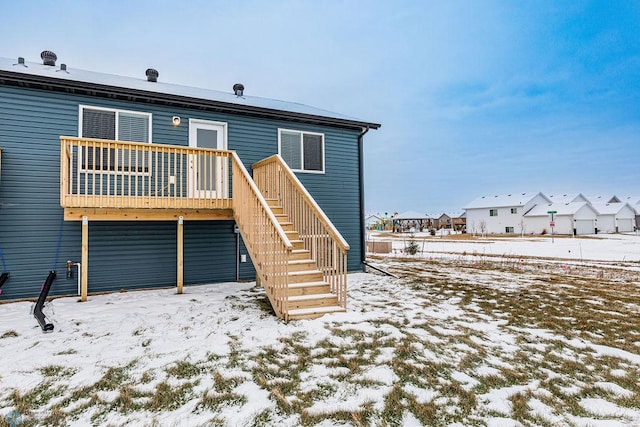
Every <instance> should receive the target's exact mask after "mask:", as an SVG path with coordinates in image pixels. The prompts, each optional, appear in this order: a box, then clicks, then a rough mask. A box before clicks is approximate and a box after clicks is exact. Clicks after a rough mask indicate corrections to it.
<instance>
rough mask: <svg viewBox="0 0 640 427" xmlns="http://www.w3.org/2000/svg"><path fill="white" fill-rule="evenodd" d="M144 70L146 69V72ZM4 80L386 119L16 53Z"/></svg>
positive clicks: (195, 103)
mask: <svg viewBox="0 0 640 427" xmlns="http://www.w3.org/2000/svg"><path fill="white" fill-rule="evenodd" d="M141 74H142V73H141ZM0 83H5V84H16V85H17V84H20V85H26V86H29V87H38V88H47V89H54V90H61V91H67V92H72V93H73V92H78V93H87V92H89V93H91V94H93V95H103V96H108V97H115V98H122V99H127V100H144V101H147V102H148V101H155V102H160V103H168V104H172V105H180V106H183V107H188V108H193V107H198V108H205V109H211V110H215V111H224V112H231V113H240V114H247V115H256V116H260V117H272V118H280V119H289V120H296V121H301V122H309V123H318V124H326V125H334V126H342V127H350V128H372V129H377V128H379V127H380V124H378V123H373V122H367V121H364V120H360V119H356V118H353V117H349V116H345V115H343V114H339V113H334V112H331V111H327V110H323V109H320V108H316V107H311V106H308V105H304V104H299V103H295V102H288V101H281V100H277V99H269V98H260V97H257V96H247V95H243V96H236V95H235V93H229V92H221V91H217V90H212V89H201V88H195V87H190V86H182V85H177V84H172V83H164V82H161V81H158V82H150V81H147V79H144V78H133V77H125V76H117V75H113V74H106V73H99V72H95V71H86V70H80V69H77V68H71V67H66V71H65V70H62V69H61V68H60V66H49V65H43V64H42V63H41V62H40V63H39V62H25V64H24V65H23V64H18V61H17V60H16V59H9V58H0Z"/></svg>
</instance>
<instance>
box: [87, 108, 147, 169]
mask: <svg viewBox="0 0 640 427" xmlns="http://www.w3.org/2000/svg"><path fill="white" fill-rule="evenodd" d="M85 108H86V109H90V110H98V111H112V112H114V113H116V115H115V116H116V117H115V119H116V120H115V124H114V126H115V129H114V135H115V140H114V141H118V140H119V139H118V136H119V135H118V129H119V124H120V121H119V120H120V113H129V114H137V115H140V116H147V117H148V118H149V120H148V126H149V129H148V134H149V140H148V141H147V142H146V143H147V144H151V143H152V142H153V134H152V132H153V123H152V122H153V114H152V113H147V112H145V111H134V110H123V109H121V108H111V107H98V106H94V105H86V104H78V137H79V138H83V137H84V135H82V127H83V126H82V125H83V121H82V120H83V116H84V114H82V112H83V110H84V109H85ZM149 155H150V156H149V157H151V153H149ZM82 158H83V156H82V149H81V148H80V152H79V153H78V174H80V173H87V172H92V173H99V174H109V175H113V174H115V173H116V172H118V171H114V170H99V171H94V170H92V169H86V168H83V167H82ZM149 165H151V161H149ZM120 173H121V174H125V175H134V176H148V175H150V174H151V168H149V170H147V171H143V172H138V171H133V172H132V171H122V172H120Z"/></svg>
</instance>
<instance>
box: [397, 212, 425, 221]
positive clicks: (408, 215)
mask: <svg viewBox="0 0 640 427" xmlns="http://www.w3.org/2000/svg"><path fill="white" fill-rule="evenodd" d="M429 218H431V217H428V216H427V215H426V214H423V213H418V212H416V211H406V212H402V213H401V214H398V215H397V216H395V217H393V219H402V220H404V219H429Z"/></svg>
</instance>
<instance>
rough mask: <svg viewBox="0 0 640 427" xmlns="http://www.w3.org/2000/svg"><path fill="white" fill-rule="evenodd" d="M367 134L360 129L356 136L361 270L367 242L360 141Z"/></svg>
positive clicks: (364, 259)
mask: <svg viewBox="0 0 640 427" xmlns="http://www.w3.org/2000/svg"><path fill="white" fill-rule="evenodd" d="M367 132H369V126H367V127H366V128H362V132H360V135H358V175H359V180H360V263H361V264H363V265H362V268H363V270H364V262H365V261H366V259H367V242H366V236H365V223H364V215H365V214H364V156H363V153H362V139H363V137H364V136H365V134H366V133H367ZM347 270H348V268H347Z"/></svg>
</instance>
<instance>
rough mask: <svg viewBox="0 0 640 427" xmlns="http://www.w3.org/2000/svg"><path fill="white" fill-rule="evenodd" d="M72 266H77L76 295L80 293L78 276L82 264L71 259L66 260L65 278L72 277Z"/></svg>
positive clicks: (79, 276)
mask: <svg viewBox="0 0 640 427" xmlns="http://www.w3.org/2000/svg"><path fill="white" fill-rule="evenodd" d="M73 267H78V295H80V278H81V273H82V264H80V263H79V262H73V261H71V260H68V261H67V279H71V278H72V277H73V270H72V268H73Z"/></svg>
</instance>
